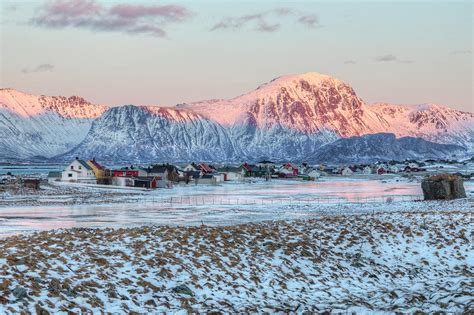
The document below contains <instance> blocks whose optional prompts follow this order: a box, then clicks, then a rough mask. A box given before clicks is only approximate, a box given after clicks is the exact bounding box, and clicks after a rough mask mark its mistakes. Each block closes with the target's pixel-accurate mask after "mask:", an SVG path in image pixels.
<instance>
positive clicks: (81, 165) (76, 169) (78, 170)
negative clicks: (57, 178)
mask: <svg viewBox="0 0 474 315" xmlns="http://www.w3.org/2000/svg"><path fill="white" fill-rule="evenodd" d="M61 181H63V182H77V183H86V184H97V178H96V177H95V175H94V172H93V171H92V168H91V167H90V166H89V165H88V164H87V163H86V162H85V161H84V160H79V158H76V159H75V160H74V161H72V162H71V164H69V165H68V166H67V167H66V168H65V169H64V171H63V172H62V173H61Z"/></svg>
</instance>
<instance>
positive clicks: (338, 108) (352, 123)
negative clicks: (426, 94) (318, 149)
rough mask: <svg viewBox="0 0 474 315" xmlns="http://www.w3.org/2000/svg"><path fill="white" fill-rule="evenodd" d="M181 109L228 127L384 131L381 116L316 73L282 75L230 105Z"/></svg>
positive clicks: (212, 103)
mask: <svg viewBox="0 0 474 315" xmlns="http://www.w3.org/2000/svg"><path fill="white" fill-rule="evenodd" d="M183 107H185V108H188V109H189V110H192V111H195V112H198V113H200V114H201V115H203V116H204V117H207V118H209V119H212V120H215V121H217V122H219V123H220V124H223V125H226V126H234V125H242V124H252V125H255V126H256V127H257V128H261V129H272V128H275V127H285V128H288V129H293V130H298V131H302V132H307V133H314V132H319V131H321V130H330V131H333V132H336V133H337V134H339V135H341V136H352V135H360V134H365V133H370V132H373V131H375V130H378V129H380V126H379V125H378V119H377V117H375V116H374V115H373V113H371V112H370V111H367V110H366V109H365V105H364V103H363V101H362V100H361V99H360V98H359V97H358V96H357V95H356V93H355V92H354V90H353V89H352V87H351V86H350V85H348V84H346V83H344V82H343V81H341V80H338V79H335V78H332V77H330V76H327V75H323V74H319V73H315V72H309V73H306V74H302V75H290V76H282V77H279V78H277V79H274V80H273V81H270V82H268V83H266V84H264V85H261V86H260V87H258V88H257V89H255V90H253V91H251V92H250V93H247V94H244V95H241V96H238V97H236V98H233V99H230V100H220V101H219V100H212V101H204V102H196V103H192V104H188V105H185V106H181V108H183ZM374 128H375V129H374Z"/></svg>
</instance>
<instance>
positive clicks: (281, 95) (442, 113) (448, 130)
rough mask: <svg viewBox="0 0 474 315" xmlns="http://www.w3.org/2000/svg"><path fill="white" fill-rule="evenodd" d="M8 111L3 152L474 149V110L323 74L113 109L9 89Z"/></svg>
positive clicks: (0, 129) (256, 153) (2, 103)
mask: <svg viewBox="0 0 474 315" xmlns="http://www.w3.org/2000/svg"><path fill="white" fill-rule="evenodd" d="M0 115H1V116H0V118H1V119H0V134H1V135H2V137H1V139H0V146H1V148H2V150H1V151H2V152H1V153H0V154H1V155H0V158H2V159H6V158H10V159H12V158H13V157H18V158H26V159H30V158H31V157H33V156H38V155H41V156H46V157H52V156H58V157H59V158H61V159H69V158H71V157H73V156H76V155H78V156H84V157H93V156H95V157H96V158H98V159H106V160H109V161H110V160H115V161H131V162H133V161H143V162H145V161H191V160H205V161H243V160H248V161H252V160H258V159H261V158H269V159H275V160H306V159H308V158H310V157H314V156H316V155H318V154H323V153H322V150H329V149H330V148H331V146H328V144H331V143H333V142H334V141H336V140H338V139H340V138H349V137H354V136H363V135H368V134H375V133H393V134H395V135H396V136H397V137H405V136H412V137H419V138H422V139H425V140H429V141H432V142H436V143H444V144H458V145H462V146H464V147H466V148H468V150H470V152H474V114H473V113H467V112H461V111H457V110H453V109H450V108H448V107H445V106H442V105H434V104H429V105H426V104H425V105H415V106H409V105H390V104H374V105H367V104H365V103H364V102H363V101H362V100H361V99H360V98H359V97H358V96H357V95H356V93H355V92H354V90H353V89H352V88H351V87H350V86H349V85H348V84H346V83H344V82H342V81H340V80H338V79H335V78H332V77H329V76H326V75H321V74H317V73H306V74H302V75H291V76H283V77H279V78H277V79H275V80H273V81H271V82H269V83H266V84H263V85H261V86H260V87H258V88H257V89H256V90H254V91H251V92H249V93H247V94H244V95H241V96H239V97H236V98H233V99H229V100H211V101H202V102H195V103H189V104H180V105H177V106H176V107H174V108H171V107H154V106H148V107H144V106H131V105H127V106H120V107H114V108H110V109H108V108H107V107H105V106H101V105H92V104H90V103H88V102H86V101H85V100H83V99H82V98H80V97H69V98H65V97H47V96H34V95H29V94H25V93H21V92H18V91H15V90H12V89H1V90H0ZM353 143H354V145H359V142H357V141H353ZM366 143H368V142H366ZM420 143H421V142H420ZM414 145H417V144H416V143H415V144H414ZM365 147H367V146H365ZM324 148H325V149H324ZM362 149H364V148H361V150H362ZM364 150H365V149H364ZM397 150H398V149H397ZM399 150H408V147H406V146H401V147H400V146H399ZM434 150H435V151H436V150H438V151H437V152H440V154H442V153H443V152H445V151H443V150H441V149H439V148H436V149H434ZM343 152H346V151H341V153H339V154H346V153H343ZM400 152H401V151H400ZM426 152H428V151H426ZM433 152H434V151H433ZM419 153H420V154H422V152H419ZM347 154H349V153H347ZM390 154H391V153H390V152H388V153H387V155H390ZM416 154H418V153H416ZM343 158H344V157H343V156H342V157H341V159H343Z"/></svg>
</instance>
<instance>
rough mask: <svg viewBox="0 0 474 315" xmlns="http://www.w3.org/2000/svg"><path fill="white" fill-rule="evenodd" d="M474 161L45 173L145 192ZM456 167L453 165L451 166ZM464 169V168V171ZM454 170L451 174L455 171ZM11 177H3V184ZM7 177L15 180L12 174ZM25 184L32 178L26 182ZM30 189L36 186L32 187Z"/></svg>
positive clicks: (92, 163)
mask: <svg viewBox="0 0 474 315" xmlns="http://www.w3.org/2000/svg"><path fill="white" fill-rule="evenodd" d="M472 161H473V159H471V160H467V161H464V162H457V161H435V160H427V161H423V162H420V161H413V160H412V161H403V162H399V161H392V162H388V163H387V162H378V163H374V164H358V165H349V166H338V167H336V166H326V165H323V164H321V165H309V164H307V163H301V164H299V165H298V164H295V163H290V162H288V163H282V164H277V163H274V162H272V161H268V160H263V161H260V162H258V163H256V164H250V163H243V164H241V165H219V166H215V165H212V164H207V163H189V164H186V165H181V166H177V165H173V164H150V165H146V166H134V165H130V166H126V167H120V168H108V167H106V166H104V165H102V164H101V163H99V162H98V161H96V160H95V159H94V158H93V159H90V160H82V159H80V158H79V157H77V158H76V159H75V160H73V161H72V162H71V163H70V164H69V165H67V166H66V167H65V169H64V170H63V171H62V172H49V174H48V176H47V181H48V183H50V184H53V183H55V182H70V183H82V184H97V185H111V186H118V187H137V188H146V189H156V188H172V187H173V185H175V184H178V183H181V184H194V185H218V184H222V183H224V182H229V181H243V180H245V179H250V178H262V179H265V180H270V179H291V180H303V181H315V180H318V179H319V178H321V177H323V176H356V175H386V174H399V175H411V174H419V175H423V174H432V173H437V172H450V171H451V172H452V173H456V174H457V175H460V176H462V177H464V178H465V179H469V178H470V177H471V176H473V175H474V174H473V173H472V170H471V168H470V167H469V165H470V164H471V163H472ZM453 165H454V166H453ZM463 166H466V167H464V168H463ZM453 170H454V171H453ZM8 178H9V177H7V175H3V177H2V179H3V181H5V182H6V181H7V180H8ZM10 178H14V177H13V176H10ZM25 180H26V183H27V185H28V184H29V185H31V184H30V182H31V181H33V179H28V178H27V179H25ZM32 186H34V185H32Z"/></svg>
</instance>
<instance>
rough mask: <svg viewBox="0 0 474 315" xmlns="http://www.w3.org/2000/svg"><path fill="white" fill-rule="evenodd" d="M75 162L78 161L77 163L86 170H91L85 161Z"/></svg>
mask: <svg viewBox="0 0 474 315" xmlns="http://www.w3.org/2000/svg"><path fill="white" fill-rule="evenodd" d="M77 161H78V162H79V163H81V165H82V166H84V167H85V168H86V170H92V168H91V167H90V166H89V164H87V163H86V161H84V160H79V159H77Z"/></svg>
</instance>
